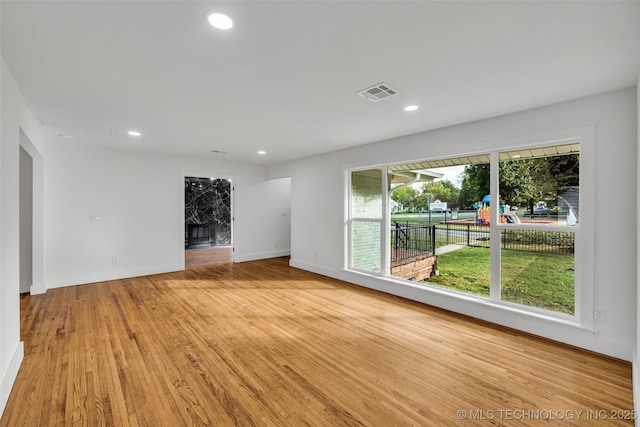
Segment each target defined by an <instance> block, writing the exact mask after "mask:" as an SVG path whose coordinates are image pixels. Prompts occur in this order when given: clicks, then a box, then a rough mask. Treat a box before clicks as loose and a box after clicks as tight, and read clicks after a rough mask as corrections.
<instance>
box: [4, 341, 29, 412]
mask: <svg viewBox="0 0 640 427" xmlns="http://www.w3.org/2000/svg"><path fill="white" fill-rule="evenodd" d="M23 358H24V344H23V343H22V341H20V342H19V343H18V345H17V346H16V349H15V350H14V352H13V356H12V357H11V361H10V362H9V366H7V371H6V372H5V373H4V374H3V376H2V383H0V417H2V414H3V413H4V408H5V407H6V405H7V400H9V394H10V393H11V389H12V388H13V383H14V382H15V381H16V376H17V375H18V370H19V369H20V364H22V359H23Z"/></svg>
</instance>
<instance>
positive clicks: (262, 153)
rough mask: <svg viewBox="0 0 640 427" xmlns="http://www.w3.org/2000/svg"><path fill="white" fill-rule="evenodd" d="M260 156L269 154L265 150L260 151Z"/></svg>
mask: <svg viewBox="0 0 640 427" xmlns="http://www.w3.org/2000/svg"><path fill="white" fill-rule="evenodd" d="M258 154H260V155H261V156H264V155H265V154H267V152H266V151H264V150H260V151H258Z"/></svg>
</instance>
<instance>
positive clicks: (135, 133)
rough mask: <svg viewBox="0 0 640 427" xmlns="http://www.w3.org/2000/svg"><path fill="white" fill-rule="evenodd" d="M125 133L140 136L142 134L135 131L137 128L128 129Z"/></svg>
mask: <svg viewBox="0 0 640 427" xmlns="http://www.w3.org/2000/svg"><path fill="white" fill-rule="evenodd" d="M127 134H129V136H141V135H142V134H141V133H140V132H139V131H137V130H130V131H129V132H127Z"/></svg>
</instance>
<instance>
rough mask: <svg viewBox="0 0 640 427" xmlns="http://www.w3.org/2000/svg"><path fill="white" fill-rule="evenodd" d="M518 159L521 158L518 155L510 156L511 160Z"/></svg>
mask: <svg viewBox="0 0 640 427" xmlns="http://www.w3.org/2000/svg"><path fill="white" fill-rule="evenodd" d="M520 157H522V156H521V155H520V154H514V155H513V156H511V158H512V159H519V158H520Z"/></svg>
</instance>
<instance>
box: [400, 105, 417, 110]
mask: <svg viewBox="0 0 640 427" xmlns="http://www.w3.org/2000/svg"><path fill="white" fill-rule="evenodd" d="M418 108H420V107H418V106H417V105H407V106H406V107H404V111H416V110H417V109H418Z"/></svg>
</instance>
